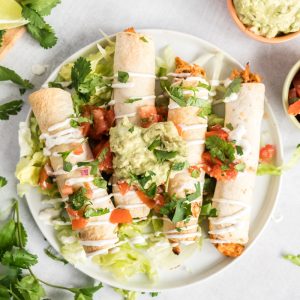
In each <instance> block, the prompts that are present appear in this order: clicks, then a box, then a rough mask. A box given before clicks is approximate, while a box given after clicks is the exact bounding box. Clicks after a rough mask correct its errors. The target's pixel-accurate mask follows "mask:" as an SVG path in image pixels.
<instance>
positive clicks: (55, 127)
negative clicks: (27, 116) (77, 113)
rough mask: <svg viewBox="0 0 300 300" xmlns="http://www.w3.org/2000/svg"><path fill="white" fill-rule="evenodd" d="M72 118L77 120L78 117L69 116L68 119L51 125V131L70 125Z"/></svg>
mask: <svg viewBox="0 0 300 300" xmlns="http://www.w3.org/2000/svg"><path fill="white" fill-rule="evenodd" d="M71 120H76V119H75V118H68V119H66V120H64V121H62V122H59V123H56V124H54V125H52V126H50V127H49V128H48V131H49V132H51V131H55V130H57V129H60V128H64V127H66V126H68V125H70V121H71Z"/></svg>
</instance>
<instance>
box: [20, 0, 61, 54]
mask: <svg viewBox="0 0 300 300" xmlns="http://www.w3.org/2000/svg"><path fill="white" fill-rule="evenodd" d="M59 3H60V0H48V1H43V0H22V1H21V3H20V4H21V6H22V16H23V17H24V18H25V19H26V20H28V21H29V23H28V24H27V25H26V28H27V31H28V32H29V33H30V34H31V36H32V37H33V38H34V39H35V40H37V41H38V42H39V44H40V45H41V46H42V47H43V48H45V49H48V48H52V47H53V46H54V45H55V44H56V42H57V37H56V35H55V33H54V30H53V28H52V27H51V26H50V25H49V24H47V23H46V22H45V20H44V18H43V17H44V16H47V15H49V14H50V12H51V10H52V8H54V7H55V6H56V5H57V4H59Z"/></svg>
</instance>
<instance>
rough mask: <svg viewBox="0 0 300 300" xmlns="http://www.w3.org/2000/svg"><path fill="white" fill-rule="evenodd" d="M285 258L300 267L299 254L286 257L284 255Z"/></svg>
mask: <svg viewBox="0 0 300 300" xmlns="http://www.w3.org/2000/svg"><path fill="white" fill-rule="evenodd" d="M283 258H285V259H287V260H289V261H290V262H291V263H293V264H294V265H296V266H299V267H300V254H298V255H292V254H286V255H283Z"/></svg>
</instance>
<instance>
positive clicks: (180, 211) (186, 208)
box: [160, 182, 201, 223]
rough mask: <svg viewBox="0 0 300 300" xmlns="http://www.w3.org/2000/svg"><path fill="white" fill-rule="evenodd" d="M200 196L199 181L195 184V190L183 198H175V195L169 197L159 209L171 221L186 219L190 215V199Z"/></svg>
mask: <svg viewBox="0 0 300 300" xmlns="http://www.w3.org/2000/svg"><path fill="white" fill-rule="evenodd" d="M200 196H201V188H200V183H199V182H198V183H196V184H195V192H194V193H192V194H188V195H186V197H185V198H177V197H176V196H175V195H173V196H171V197H170V198H169V201H168V202H167V203H166V204H165V205H164V206H163V207H162V208H161V209H160V212H161V213H162V214H163V215H166V216H168V217H169V219H170V220H171V221H172V222H173V223H177V222H181V221H188V219H189V217H190V216H191V215H192V211H191V201H193V200H195V199H197V198H199V197H200Z"/></svg>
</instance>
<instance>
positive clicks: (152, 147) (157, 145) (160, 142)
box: [148, 139, 162, 151]
mask: <svg viewBox="0 0 300 300" xmlns="http://www.w3.org/2000/svg"><path fill="white" fill-rule="evenodd" d="M161 145H162V141H161V139H157V140H154V141H153V142H152V143H151V144H150V145H149V146H148V149H149V150H150V151H153V150H154V149H155V148H157V147H160V146H161Z"/></svg>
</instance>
